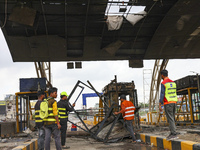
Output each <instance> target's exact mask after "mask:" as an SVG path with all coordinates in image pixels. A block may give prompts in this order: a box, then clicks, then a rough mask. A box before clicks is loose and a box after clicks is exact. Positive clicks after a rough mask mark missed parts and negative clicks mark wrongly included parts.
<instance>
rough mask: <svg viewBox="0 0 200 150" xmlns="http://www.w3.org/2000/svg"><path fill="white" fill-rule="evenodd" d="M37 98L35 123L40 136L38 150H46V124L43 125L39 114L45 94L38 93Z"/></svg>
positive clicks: (42, 92)
mask: <svg viewBox="0 0 200 150" xmlns="http://www.w3.org/2000/svg"><path fill="white" fill-rule="evenodd" d="M37 96H38V101H37V102H36V104H35V123H36V127H37V129H38V134H39V137H38V150H44V138H45V132H44V124H43V119H41V118H40V114H39V113H40V104H41V102H42V101H43V100H44V98H45V92H44V91H38V93H37Z"/></svg>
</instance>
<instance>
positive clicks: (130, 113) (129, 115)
mask: <svg viewBox="0 0 200 150" xmlns="http://www.w3.org/2000/svg"><path fill="white" fill-rule="evenodd" d="M120 100H121V111H119V112H114V114H115V115H118V114H120V113H122V116H123V118H124V120H125V125H126V129H127V130H128V131H129V133H130V134H131V137H132V142H133V143H135V142H136V138H135V134H134V131H133V119H134V112H135V106H134V105H133V103H132V102H131V101H127V100H126V95H124V94H123V95H121V96H120Z"/></svg>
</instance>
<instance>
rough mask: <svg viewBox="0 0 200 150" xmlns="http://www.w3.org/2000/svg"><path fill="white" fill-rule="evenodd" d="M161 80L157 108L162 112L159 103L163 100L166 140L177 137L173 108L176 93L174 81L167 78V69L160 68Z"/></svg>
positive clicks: (174, 106) (174, 107)
mask: <svg viewBox="0 0 200 150" xmlns="http://www.w3.org/2000/svg"><path fill="white" fill-rule="evenodd" d="M160 74H161V77H162V79H163V82H162V83H161V93H160V101H159V110H160V112H162V111H163V110H162V107H161V104H163V102H164V109H165V114H166V117H167V122H168V123H169V129H170V132H171V133H170V135H169V136H168V137H167V140H172V139H177V138H178V137H177V133H176V125H175V110H176V102H177V101H178V99H177V94H176V83H175V82H174V81H172V80H170V79H169V78H168V71H167V70H162V71H161V72H160Z"/></svg>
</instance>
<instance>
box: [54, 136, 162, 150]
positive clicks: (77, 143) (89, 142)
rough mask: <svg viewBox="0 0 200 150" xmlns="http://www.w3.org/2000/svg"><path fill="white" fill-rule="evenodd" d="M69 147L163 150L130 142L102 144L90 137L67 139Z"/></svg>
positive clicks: (80, 148) (107, 149)
mask: <svg viewBox="0 0 200 150" xmlns="http://www.w3.org/2000/svg"><path fill="white" fill-rule="evenodd" d="M67 145H68V146H70V150H163V149H159V148H156V147H151V146H149V145H145V144H142V143H140V144H132V143H129V140H124V141H123V142H119V143H108V144H105V143H102V142H97V141H96V140H94V139H92V138H88V137H85V138H84V137H82V138H80V137H78V138H77V137H67ZM51 150H56V148H55V143H54V141H53V140H52V141H51Z"/></svg>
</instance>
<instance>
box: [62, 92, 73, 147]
mask: <svg viewBox="0 0 200 150" xmlns="http://www.w3.org/2000/svg"><path fill="white" fill-rule="evenodd" d="M67 97H68V95H67V93H66V92H61V93H60V98H61V100H60V101H59V102H58V111H59V115H60V125H61V128H60V131H61V145H62V148H63V149H69V148H70V147H69V146H65V142H66V131H67V120H68V113H69V112H71V111H73V110H74V109H73V108H72V107H71V105H70V104H69V101H68V99H67ZM72 106H73V107H74V106H75V104H73V105H72Z"/></svg>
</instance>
